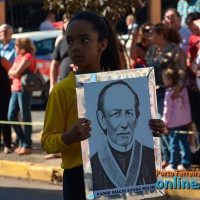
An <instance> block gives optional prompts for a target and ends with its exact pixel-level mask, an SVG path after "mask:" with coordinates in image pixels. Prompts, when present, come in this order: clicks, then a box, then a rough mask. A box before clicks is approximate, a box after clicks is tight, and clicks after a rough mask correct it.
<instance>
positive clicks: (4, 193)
mask: <svg viewBox="0 0 200 200" xmlns="http://www.w3.org/2000/svg"><path fill="white" fill-rule="evenodd" d="M0 199H1V200H44V199H45V200H62V199H63V195H62V186H61V185H53V184H51V183H40V182H31V181H26V180H19V179H11V178H2V177H0Z"/></svg>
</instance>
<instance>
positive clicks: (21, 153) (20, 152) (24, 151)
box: [17, 147, 32, 155]
mask: <svg viewBox="0 0 200 200" xmlns="http://www.w3.org/2000/svg"><path fill="white" fill-rule="evenodd" d="M17 154H18V155H26V154H32V151H31V149H29V148H25V147H22V148H21V149H20V151H19V152H18V153H17Z"/></svg>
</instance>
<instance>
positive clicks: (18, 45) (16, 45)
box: [15, 42, 21, 54]
mask: <svg viewBox="0 0 200 200" xmlns="http://www.w3.org/2000/svg"><path fill="white" fill-rule="evenodd" d="M20 50H21V48H20V44H19V43H18V42H16V43H15V51H16V53H17V54H19V53H20Z"/></svg>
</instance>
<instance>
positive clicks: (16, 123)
mask: <svg viewBox="0 0 200 200" xmlns="http://www.w3.org/2000/svg"><path fill="white" fill-rule="evenodd" d="M0 124H15V125H29V126H43V125H44V123H43V122H16V121H0Z"/></svg>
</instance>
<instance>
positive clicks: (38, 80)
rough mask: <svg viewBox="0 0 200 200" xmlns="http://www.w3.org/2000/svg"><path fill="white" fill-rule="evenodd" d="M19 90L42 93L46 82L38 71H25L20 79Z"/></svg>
mask: <svg viewBox="0 0 200 200" xmlns="http://www.w3.org/2000/svg"><path fill="white" fill-rule="evenodd" d="M21 88H22V90H23V91H25V92H33V91H41V90H42V91H43V90H45V89H46V88H47V86H46V82H45V80H44V78H43V76H42V74H41V73H40V71H39V70H36V71H35V72H31V71H30V70H26V72H25V73H24V75H23V76H22V77H21Z"/></svg>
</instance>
